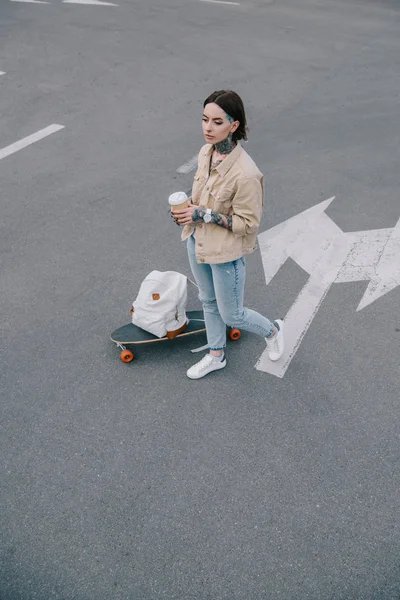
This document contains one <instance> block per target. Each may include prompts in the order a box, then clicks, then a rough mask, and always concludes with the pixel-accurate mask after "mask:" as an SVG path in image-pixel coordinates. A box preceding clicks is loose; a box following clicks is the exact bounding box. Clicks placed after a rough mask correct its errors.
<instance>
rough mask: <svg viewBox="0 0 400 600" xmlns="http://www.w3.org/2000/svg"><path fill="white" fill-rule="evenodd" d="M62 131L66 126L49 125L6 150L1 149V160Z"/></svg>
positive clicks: (7, 147)
mask: <svg viewBox="0 0 400 600" xmlns="http://www.w3.org/2000/svg"><path fill="white" fill-rule="evenodd" d="M60 129H64V125H57V124H53V125H49V126H48V127H45V128H44V129H40V130H39V131H37V132H36V133H32V135H28V136H27V137H25V138H23V139H22V140H19V141H18V142H14V144H10V145H9V146H6V147H5V148H2V149H0V160H1V159H2V158H6V156H10V154H14V153H15V152H18V151H19V150H23V149H24V148H26V147H27V146H30V145H31V144H34V143H35V142H39V141H40V140H42V139H43V138H45V137H47V136H48V135H51V134H52V133H56V131H60Z"/></svg>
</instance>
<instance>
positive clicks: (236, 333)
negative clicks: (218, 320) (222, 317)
mask: <svg viewBox="0 0 400 600" xmlns="http://www.w3.org/2000/svg"><path fill="white" fill-rule="evenodd" d="M229 337H230V339H231V340H232V341H234V342H236V340H240V338H241V337H242V334H241V332H240V329H231V330H230V332H229Z"/></svg>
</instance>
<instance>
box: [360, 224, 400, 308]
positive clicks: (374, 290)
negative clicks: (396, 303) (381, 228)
mask: <svg viewBox="0 0 400 600" xmlns="http://www.w3.org/2000/svg"><path fill="white" fill-rule="evenodd" d="M398 285H400V219H399V220H398V221H397V225H396V227H394V228H393V229H392V232H391V234H390V235H389V238H388V240H387V243H386V245H385V248H384V250H383V252H382V255H381V257H380V259H379V261H378V263H377V265H376V269H375V272H374V273H373V275H372V277H371V281H370V282H369V285H368V288H367V290H366V292H365V294H364V296H363V298H362V300H361V302H360V304H359V305H358V307H357V310H361V309H363V308H365V307H366V306H368V305H369V304H371V303H372V302H374V301H375V300H377V299H378V298H380V297H381V296H384V295H385V294H387V293H388V292H390V291H391V290H394V288H395V287H397V286H398Z"/></svg>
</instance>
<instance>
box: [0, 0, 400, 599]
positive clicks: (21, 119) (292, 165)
mask: <svg viewBox="0 0 400 600" xmlns="http://www.w3.org/2000/svg"><path fill="white" fill-rule="evenodd" d="M49 1H50V4H47V5H46V4H42V5H41V4H22V3H21V4H17V3H11V2H8V1H7V0H1V5H0V11H1V12H0V70H2V71H6V75H3V76H1V77H0V87H1V95H0V115H1V127H0V133H1V139H0V147H5V146H7V145H8V144H11V143H13V142H15V141H17V140H19V139H21V138H23V137H25V136H27V135H29V134H31V133H34V132H35V131H37V130H39V129H42V128H44V127H46V126H48V125H50V124H51V123H61V124H62V125H65V129H64V130H63V131H61V132H58V133H55V134H54V135H52V136H50V137H48V138H46V139H44V140H42V141H40V142H38V143H36V144H34V145H32V146H30V147H29V148H26V149H25V150H22V151H20V152H17V153H16V154H13V155H12V156H9V157H7V158H4V159H3V160H1V161H0V176H1V199H0V207H1V218H0V251H1V276H0V288H1V289H0V292H1V399H2V414H1V438H0V455H1V467H2V468H1V482H0V484H1V504H2V506H1V519H0V538H1V566H0V598H1V600H48V599H56V600H160V599H167V600H178V599H179V600H192V599H193V600H197V599H199V600H200V599H201V600H202V599H204V600H205V599H207V600H275V599H279V600H303V599H304V600H306V599H307V600H308V599H310V600H328V599H329V600H399V598H400V561H399V557H400V531H399V529H400V526H399V523H400V521H399V519H400V517H399V514H400V513H399V509H400V492H399V487H400V481H399V458H400V456H399V455H400V445H399V439H400V425H399V423H400V421H399V417H400V409H399V404H400V403H399V400H400V398H399V396H400V393H399V388H400V386H399V379H400V375H399V347H400V316H399V306H400V292H399V288H397V289H395V290H393V291H392V292H390V293H389V294H387V295H386V296H384V297H382V298H380V299H379V300H378V301H377V302H375V303H373V304H371V305H370V306H368V307H367V308H365V309H364V310H362V311H359V312H356V308H357V305H358V303H359V301H360V299H361V297H362V295H363V293H364V291H365V289H366V287H367V282H366V281H365V282H358V283H348V284H340V285H334V286H333V287H332V288H331V290H330V292H329V294H328V296H327V298H326V299H325V300H324V302H323V304H322V307H321V309H320V310H319V312H318V314H317V316H316V318H315V320H314V321H313V323H312V325H311V327H310V329H309V331H308V332H307V334H306V336H305V338H304V340H303V342H302V344H301V347H300V349H299V351H298V353H297V354H296V356H295V358H294V360H293V361H292V363H291V365H290V367H289V369H288V371H287V373H286V375H285V377H284V378H283V379H278V378H275V377H273V376H270V375H268V374H266V373H262V372H260V371H257V370H256V369H254V365H255V363H256V361H257V360H258V358H259V356H260V355H261V353H262V351H263V350H264V347H265V346H264V342H263V340H262V339H261V338H258V337H255V336H252V335H250V334H246V333H245V334H244V335H243V337H242V339H241V341H240V342H238V343H230V344H229V348H228V353H227V355H228V366H227V368H226V369H225V370H223V371H221V372H218V373H214V374H211V375H210V376H208V377H206V378H205V379H203V380H201V381H197V382H196V381H191V380H189V379H187V378H186V375H185V372H186V369H187V368H188V367H189V366H190V365H191V364H192V363H193V362H194V360H195V359H196V358H197V357H198V355H197V357H196V356H193V355H192V354H191V353H190V352H189V350H190V349H191V348H193V347H195V346H196V345H200V344H203V343H204V338H203V337H202V336H198V337H197V338H188V339H187V340H186V341H183V342H181V343H176V342H175V343H170V344H156V345H152V346H147V347H143V348H142V349H141V350H140V351H139V352H138V353H137V355H138V356H137V359H136V360H135V361H133V362H132V363H131V364H130V365H125V364H123V363H122V362H121V361H120V360H119V352H118V350H117V348H116V347H115V346H114V345H113V344H112V343H111V342H110V341H109V335H110V333H111V332H112V331H113V330H114V329H115V328H116V327H118V326H120V325H122V324H124V323H125V322H128V321H129V308H130V305H131V302H132V300H133V299H134V297H135V296H136V293H137V291H138V288H139V285H140V283H141V281H142V280H143V278H144V277H145V276H146V274H147V273H148V272H149V271H151V270H152V269H159V270H170V269H174V270H178V271H181V272H183V273H185V274H187V275H189V267H188V262H187V258H186V253H185V247H184V244H181V243H180V240H179V230H178V228H177V227H176V226H175V224H174V223H173V222H172V220H171V219H170V217H169V215H168V210H167V206H166V204H167V197H168V195H169V194H170V193H171V192H173V191H177V190H180V189H184V190H186V189H188V188H189V187H190V182H191V175H192V174H188V175H179V174H178V173H177V172H176V169H177V168H178V167H179V166H180V165H182V164H183V163H184V162H186V161H187V160H189V159H190V158H191V157H192V156H193V155H194V154H195V153H196V152H197V151H198V149H199V147H200V146H201V145H202V143H203V141H202V136H201V129H200V118H201V109H202V101H203V100H204V98H205V97H206V96H207V95H208V94H209V93H211V92H212V91H213V90H214V89H220V88H223V87H230V88H233V89H235V90H237V91H238V92H239V93H240V94H241V95H242V96H243V98H244V101H245V104H246V108H247V112H248V117H249V126H250V137H249V143H248V145H247V146H246V149H248V151H249V152H250V154H251V155H252V156H253V157H254V159H255V160H256V162H257V164H258V165H259V167H260V169H261V170H262V171H263V172H264V173H265V176H266V180H267V198H266V200H267V206H266V212H265V216H264V219H263V224H262V231H264V230H266V229H268V228H269V227H272V226H274V225H276V224H277V223H280V222H281V221H283V220H285V219H287V218H289V217H291V216H293V215H295V214H297V213H299V212H301V211H302V210H305V209H306V208H309V207H310V206H312V205H314V204H316V203H317V202H319V201H321V200H325V199H326V198H329V197H331V196H333V195H336V200H335V202H334V203H333V204H332V205H331V207H330V208H329V210H328V214H329V215H330V216H331V217H332V219H333V220H334V221H335V222H336V223H337V224H338V225H339V226H340V227H341V228H342V229H343V230H344V231H354V230H361V229H379V228H384V227H393V226H394V225H395V223H396V222H397V220H398V218H399V216H400V199H399V141H400V118H399V102H400V79H399V73H400V36H399V28H400V3H399V2H398V1H396V0H392V1H378V0H377V1H376V2H373V1H371V0H346V1H343V0H335V1H333V0H332V1H330V0H319V1H317V0H282V1H278V0H276V1H275V2H268V1H264V2H262V1H261V0H241V5H240V6H233V5H225V6H223V5H218V4H210V3H204V2H199V1H197V0H152V1H150V0H145V1H143V2H139V1H136V0H132V1H129V0H116V1H117V2H118V4H119V6H118V7H100V6H81V5H73V4H62V3H61V1H60V0H49ZM305 281H306V274H305V273H304V272H302V270H301V269H300V268H299V267H297V265H296V264H295V263H293V262H291V261H289V262H287V263H286V264H285V266H284V267H283V268H282V269H281V271H280V272H279V273H278V275H277V276H276V277H275V278H274V280H273V281H272V282H271V283H270V285H268V287H266V286H265V281H264V275H263V269H262V264H261V258H260V255H259V253H258V252H257V253H255V254H254V255H253V256H252V257H251V258H250V259H249V260H248V281H247V291H246V303H247V305H248V306H251V307H252V308H255V309H256V310H260V311H262V312H264V313H265V314H267V315H268V316H270V317H271V318H275V317H279V316H281V315H284V314H285V313H286V311H287V310H288V309H289V307H290V306H291V305H292V303H293V301H294V300H295V298H296V297H297V295H298V293H299V292H300V290H301V287H302V285H303V284H304V283H305ZM198 307H199V301H198V300H197V298H196V296H195V293H194V291H192V290H191V291H190V307H189V308H198Z"/></svg>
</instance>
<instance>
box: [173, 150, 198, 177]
mask: <svg viewBox="0 0 400 600" xmlns="http://www.w3.org/2000/svg"><path fill="white" fill-rule="evenodd" d="M198 159H199V155H198V154H196V156H193V158H191V159H190V160H188V161H187V162H186V163H185V164H184V165H181V166H180V167H178V168H177V170H176V172H177V173H190V171H193V170H194V169H195V168H196V167H197V161H198Z"/></svg>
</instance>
